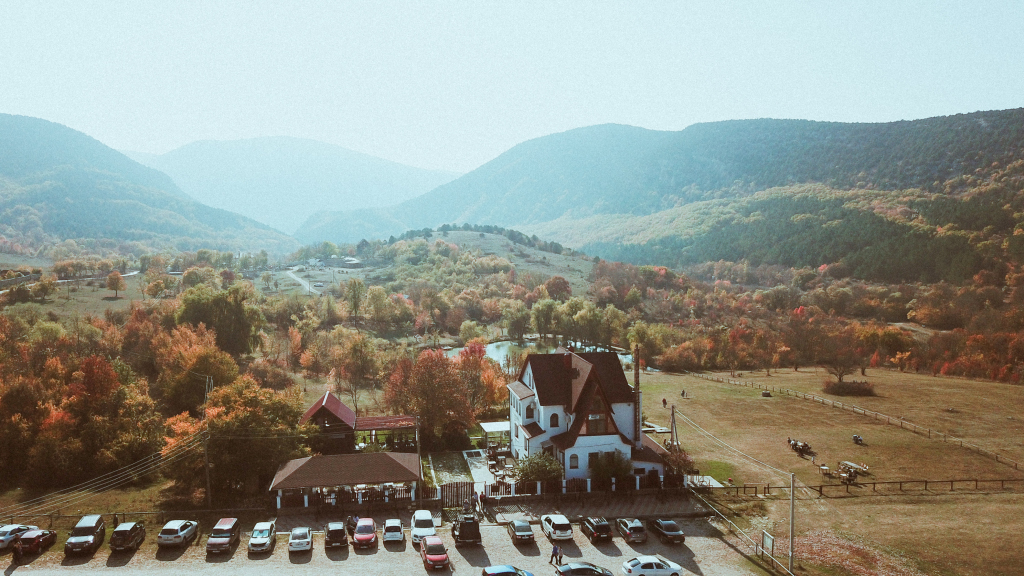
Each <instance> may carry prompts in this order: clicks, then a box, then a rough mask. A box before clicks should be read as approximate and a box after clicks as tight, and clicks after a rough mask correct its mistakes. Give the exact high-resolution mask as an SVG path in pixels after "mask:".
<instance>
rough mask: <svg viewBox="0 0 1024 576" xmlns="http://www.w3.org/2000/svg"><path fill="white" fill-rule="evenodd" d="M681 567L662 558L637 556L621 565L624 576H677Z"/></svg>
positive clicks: (659, 556) (680, 571)
mask: <svg viewBox="0 0 1024 576" xmlns="http://www.w3.org/2000/svg"><path fill="white" fill-rule="evenodd" d="M682 569H683V567H682V566H680V565H679V564H676V563H675V562H673V561H671V560H669V559H668V558H665V557H664V556H661V555H658V556H637V557H636V558H633V559H632V560H626V561H625V562H623V563H622V574H623V575H624V576H673V575H675V576H678V575H679V574H680V573H682Z"/></svg>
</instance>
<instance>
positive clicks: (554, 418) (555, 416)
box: [551, 414, 558, 428]
mask: <svg viewBox="0 0 1024 576" xmlns="http://www.w3.org/2000/svg"><path fill="white" fill-rule="evenodd" d="M551 428H558V414H552V415H551Z"/></svg>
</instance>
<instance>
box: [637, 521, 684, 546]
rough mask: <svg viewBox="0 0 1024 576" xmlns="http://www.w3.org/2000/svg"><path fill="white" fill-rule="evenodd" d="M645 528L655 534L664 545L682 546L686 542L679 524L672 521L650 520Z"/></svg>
mask: <svg viewBox="0 0 1024 576" xmlns="http://www.w3.org/2000/svg"><path fill="white" fill-rule="evenodd" d="M647 527H648V528H649V529H650V530H651V533H653V534H657V535H658V538H659V539H660V540H661V541H662V543H664V544H668V543H670V542H671V543H672V544H682V543H683V542H686V535H685V534H683V531H682V529H681V528H679V524H676V523H675V522H674V521H672V520H663V519H660V518H659V519H658V520H651V521H650V522H648V523H647Z"/></svg>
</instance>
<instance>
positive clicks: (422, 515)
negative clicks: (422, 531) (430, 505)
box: [412, 510, 434, 518]
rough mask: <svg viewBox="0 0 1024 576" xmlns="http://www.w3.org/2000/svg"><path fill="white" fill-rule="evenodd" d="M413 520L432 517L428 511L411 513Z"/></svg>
mask: <svg viewBox="0 0 1024 576" xmlns="http://www.w3.org/2000/svg"><path fill="white" fill-rule="evenodd" d="M412 517H413V518H433V517H434V515H433V514H431V513H430V510H417V511H415V512H413V513H412Z"/></svg>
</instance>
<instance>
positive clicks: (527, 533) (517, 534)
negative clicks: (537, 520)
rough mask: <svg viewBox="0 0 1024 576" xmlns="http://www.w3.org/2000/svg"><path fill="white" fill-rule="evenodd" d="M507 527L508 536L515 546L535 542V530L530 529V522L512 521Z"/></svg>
mask: <svg viewBox="0 0 1024 576" xmlns="http://www.w3.org/2000/svg"><path fill="white" fill-rule="evenodd" d="M505 527H506V528H507V529H508V536H509V538H511V539H512V543H513V544H519V543H521V542H533V528H531V527H530V523H529V522H523V521H522V520H512V521H511V522H509V523H508V524H506V525H505Z"/></svg>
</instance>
